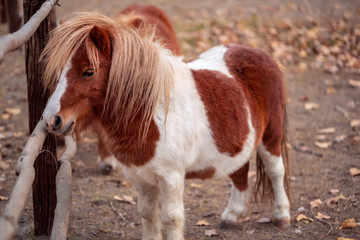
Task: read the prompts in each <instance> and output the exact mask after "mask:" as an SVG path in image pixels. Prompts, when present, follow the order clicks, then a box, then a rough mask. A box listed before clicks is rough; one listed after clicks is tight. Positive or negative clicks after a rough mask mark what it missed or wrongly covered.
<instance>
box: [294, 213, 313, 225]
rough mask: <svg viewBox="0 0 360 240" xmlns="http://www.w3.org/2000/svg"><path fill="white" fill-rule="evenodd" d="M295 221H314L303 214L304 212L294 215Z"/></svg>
mask: <svg viewBox="0 0 360 240" xmlns="http://www.w3.org/2000/svg"><path fill="white" fill-rule="evenodd" d="M296 221H297V222H300V221H303V222H305V223H309V222H312V221H314V220H313V219H312V218H309V217H307V216H306V215H304V214H302V213H301V214H299V215H298V216H297V217H296Z"/></svg>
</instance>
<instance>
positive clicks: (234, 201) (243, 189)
mask: <svg viewBox="0 0 360 240" xmlns="http://www.w3.org/2000/svg"><path fill="white" fill-rule="evenodd" d="M248 171H249V162H247V163H246V164H245V165H244V166H243V167H241V168H240V169H238V170H237V171H236V172H234V173H232V174H230V175H229V177H230V178H231V180H232V185H231V196H230V199H229V203H228V205H227V207H226V209H225V211H224V212H223V213H222V214H221V227H226V225H227V224H228V223H232V222H236V221H237V220H238V219H239V217H242V216H244V215H245V214H246V213H247V209H248V202H249V195H250V194H249V186H248Z"/></svg>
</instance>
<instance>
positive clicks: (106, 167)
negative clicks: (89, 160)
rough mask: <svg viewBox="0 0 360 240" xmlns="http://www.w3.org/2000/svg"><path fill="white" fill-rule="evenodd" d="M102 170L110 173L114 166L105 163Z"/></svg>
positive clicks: (104, 172) (106, 173)
mask: <svg viewBox="0 0 360 240" xmlns="http://www.w3.org/2000/svg"><path fill="white" fill-rule="evenodd" d="M100 170H101V173H102V174H104V175H109V174H110V173H111V172H112V170H113V166H111V165H110V164H105V165H103V166H101V167H100Z"/></svg>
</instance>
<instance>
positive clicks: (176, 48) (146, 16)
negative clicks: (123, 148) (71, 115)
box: [94, 4, 181, 174]
mask: <svg viewBox="0 0 360 240" xmlns="http://www.w3.org/2000/svg"><path fill="white" fill-rule="evenodd" d="M115 21H124V22H126V23H127V24H128V25H130V26H133V27H135V28H136V29H139V28H141V27H142V26H143V25H151V26H153V27H155V40H158V41H161V43H162V44H163V46H165V47H166V48H168V49H169V50H170V51H171V52H172V53H173V54H174V55H177V56H180V55H181V49H180V44H179V42H178V41H177V38H176V33H175V30H174V27H173V26H172V25H171V22H170V19H169V17H168V16H167V14H166V13H165V12H164V11H163V10H161V9H160V8H157V7H155V6H152V5H139V4H134V5H131V6H129V7H127V8H125V9H123V10H122V11H121V12H120V13H119V14H118V15H117V16H116V18H115ZM94 128H95V131H96V132H99V131H101V126H94ZM98 152H99V156H98V164H99V168H100V170H101V171H102V172H103V173H104V174H108V173H110V172H111V171H112V170H114V169H115V168H116V166H117V160H116V158H115V157H114V156H113V155H112V154H111V152H110V150H109V149H108V146H107V144H106V142H105V140H104V139H103V138H102V137H99V141H98Z"/></svg>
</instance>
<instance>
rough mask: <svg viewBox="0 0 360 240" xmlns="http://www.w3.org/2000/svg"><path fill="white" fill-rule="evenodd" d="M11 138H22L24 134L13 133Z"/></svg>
mask: <svg viewBox="0 0 360 240" xmlns="http://www.w3.org/2000/svg"><path fill="white" fill-rule="evenodd" d="M12 136H13V137H16V138H18V137H22V136H24V133H23V132H14V133H13V134H12Z"/></svg>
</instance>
